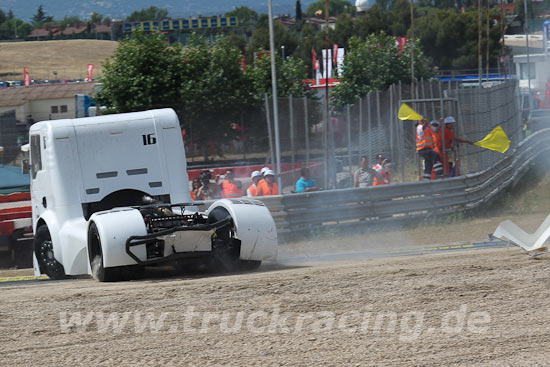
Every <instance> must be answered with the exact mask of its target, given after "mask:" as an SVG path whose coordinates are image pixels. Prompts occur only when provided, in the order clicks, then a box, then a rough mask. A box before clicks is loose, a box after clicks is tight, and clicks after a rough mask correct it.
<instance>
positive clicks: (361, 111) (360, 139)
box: [358, 98, 363, 158]
mask: <svg viewBox="0 0 550 367" xmlns="http://www.w3.org/2000/svg"><path fill="white" fill-rule="evenodd" d="M358 148H359V149H358V151H359V158H361V156H362V155H363V98H359V144H358Z"/></svg>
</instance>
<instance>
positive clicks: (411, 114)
mask: <svg viewBox="0 0 550 367" xmlns="http://www.w3.org/2000/svg"><path fill="white" fill-rule="evenodd" d="M397 117H399V120H422V119H424V117H422V115H420V114H419V113H418V112H416V111H415V110H413V109H412V108H410V107H409V106H408V105H407V104H406V103H403V104H402V105H401V107H399V112H398V113H397Z"/></svg>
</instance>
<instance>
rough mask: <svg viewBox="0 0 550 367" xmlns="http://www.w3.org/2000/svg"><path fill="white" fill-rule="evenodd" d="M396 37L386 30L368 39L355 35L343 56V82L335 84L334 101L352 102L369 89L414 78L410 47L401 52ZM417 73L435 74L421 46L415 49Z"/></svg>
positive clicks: (341, 103)
mask: <svg viewBox="0 0 550 367" xmlns="http://www.w3.org/2000/svg"><path fill="white" fill-rule="evenodd" d="M396 41H397V39H396V38H395V37H393V36H389V35H387V34H385V33H378V34H371V35H369V36H367V38H366V39H365V41H363V40H361V39H360V38H359V37H352V38H351V39H350V41H349V45H350V46H349V50H348V52H347V54H346V57H345V59H344V72H343V77H342V82H341V83H340V84H339V85H338V86H336V87H335V88H334V95H333V99H334V104H335V106H337V107H342V106H344V105H345V104H352V103H355V102H356V101H358V100H359V98H361V97H364V96H366V95H367V93H368V92H371V91H376V90H385V89H386V88H387V87H388V86H389V85H391V84H393V83H397V82H399V81H403V82H405V83H409V82H410V81H411V69H410V67H411V62H410V56H411V55H410V48H409V47H405V50H404V52H399V47H398V46H397V45H396ZM414 63H415V77H416V78H421V77H424V78H427V77H430V76H431V75H432V73H431V70H430V67H429V60H428V58H427V57H426V56H424V54H423V53H422V51H421V50H420V48H419V47H416V48H415V52H414Z"/></svg>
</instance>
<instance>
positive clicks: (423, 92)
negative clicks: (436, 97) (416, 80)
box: [420, 77, 427, 116]
mask: <svg viewBox="0 0 550 367" xmlns="http://www.w3.org/2000/svg"><path fill="white" fill-rule="evenodd" d="M420 93H422V97H421V98H422V99H424V98H426V93H425V91H424V77H422V78H420ZM426 108H427V107H426V103H422V113H423V114H424V116H426Z"/></svg>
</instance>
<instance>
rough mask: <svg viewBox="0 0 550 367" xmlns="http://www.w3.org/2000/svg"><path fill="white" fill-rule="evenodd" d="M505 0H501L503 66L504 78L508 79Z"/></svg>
mask: <svg viewBox="0 0 550 367" xmlns="http://www.w3.org/2000/svg"><path fill="white" fill-rule="evenodd" d="M503 4H504V1H502V0H501V1H500V38H501V39H502V52H501V55H502V68H503V71H504V80H507V79H508V75H507V74H508V72H507V70H506V54H505V52H506V47H505V42H504V5H503Z"/></svg>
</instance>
